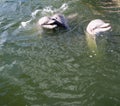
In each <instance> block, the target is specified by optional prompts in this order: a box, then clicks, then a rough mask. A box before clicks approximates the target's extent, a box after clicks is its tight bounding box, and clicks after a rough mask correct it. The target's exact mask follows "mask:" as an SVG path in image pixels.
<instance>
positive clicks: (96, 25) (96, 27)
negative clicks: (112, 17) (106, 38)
mask: <svg viewBox="0 0 120 106" xmlns="http://www.w3.org/2000/svg"><path fill="white" fill-rule="evenodd" d="M110 29H111V26H110V23H105V22H104V21H103V20H101V19H95V20H92V21H91V22H90V23H89V24H88V26H87V28H86V31H87V33H88V34H90V35H100V34H101V33H104V32H107V31H109V30H110Z"/></svg>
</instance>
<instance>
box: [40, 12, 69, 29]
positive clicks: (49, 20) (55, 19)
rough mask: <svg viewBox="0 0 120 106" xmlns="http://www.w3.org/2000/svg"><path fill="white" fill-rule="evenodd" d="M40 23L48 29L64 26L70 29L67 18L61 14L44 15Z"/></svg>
mask: <svg viewBox="0 0 120 106" xmlns="http://www.w3.org/2000/svg"><path fill="white" fill-rule="evenodd" d="M38 24H39V25H40V26H41V27H43V28H46V29H54V28H56V27H62V28H65V29H68V28H69V26H68V24H67V20H66V19H65V17H64V16H63V15H61V14H55V15H53V16H51V17H47V16H45V17H42V18H40V19H39V21H38Z"/></svg>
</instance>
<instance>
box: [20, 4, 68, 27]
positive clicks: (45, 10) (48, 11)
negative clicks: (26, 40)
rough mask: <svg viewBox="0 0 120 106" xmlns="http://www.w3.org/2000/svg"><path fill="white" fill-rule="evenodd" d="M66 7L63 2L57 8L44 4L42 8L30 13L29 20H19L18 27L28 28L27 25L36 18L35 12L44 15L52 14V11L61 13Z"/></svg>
mask: <svg viewBox="0 0 120 106" xmlns="http://www.w3.org/2000/svg"><path fill="white" fill-rule="evenodd" d="M67 9H68V4H67V3H63V4H62V5H61V6H60V8H58V9H57V8H54V7H53V6H46V7H45V8H43V9H37V10H35V11H33V12H32V13H31V18H30V19H29V20H27V21H23V22H21V24H20V26H19V28H20V29H21V28H25V29H28V27H30V26H32V25H31V22H32V21H34V20H35V19H36V18H37V14H39V15H40V16H46V15H52V14H54V13H63V12H64V11H66V10H67Z"/></svg>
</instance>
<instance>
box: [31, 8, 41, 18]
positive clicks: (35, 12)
mask: <svg viewBox="0 0 120 106" xmlns="http://www.w3.org/2000/svg"><path fill="white" fill-rule="evenodd" d="M40 11H41V10H39V9H38V10H35V11H34V12H32V13H31V16H32V18H35V17H36V15H37V13H38V12H40Z"/></svg>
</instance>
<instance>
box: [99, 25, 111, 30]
mask: <svg viewBox="0 0 120 106" xmlns="http://www.w3.org/2000/svg"><path fill="white" fill-rule="evenodd" d="M100 28H101V29H103V30H106V31H107V30H110V29H111V25H110V24H109V23H104V24H103V25H101V26H100Z"/></svg>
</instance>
